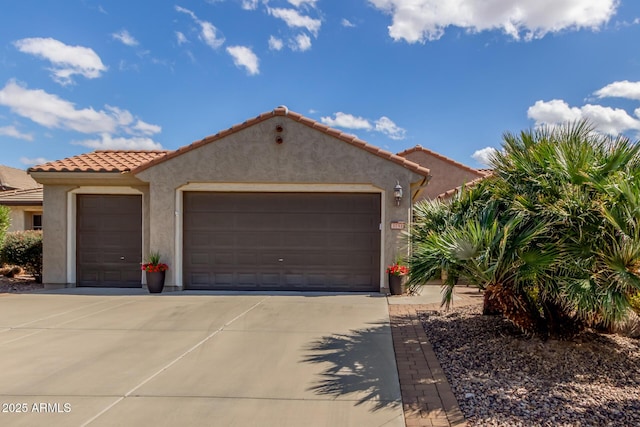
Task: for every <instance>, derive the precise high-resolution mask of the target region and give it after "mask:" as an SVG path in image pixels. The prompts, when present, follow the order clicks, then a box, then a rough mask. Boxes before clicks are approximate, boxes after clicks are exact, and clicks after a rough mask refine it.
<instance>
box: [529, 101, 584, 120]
mask: <svg viewBox="0 0 640 427" xmlns="http://www.w3.org/2000/svg"><path fill="white" fill-rule="evenodd" d="M527 117H529V118H530V119H534V120H535V121H536V126H539V125H542V124H554V125H558V124H561V123H564V122H573V121H576V120H580V118H581V117H582V112H581V111H580V109H579V108H577V107H569V104H567V103H566V102H565V101H563V100H561V99H552V100H551V101H536V103H535V104H534V105H532V106H531V107H529V109H528V110H527Z"/></svg>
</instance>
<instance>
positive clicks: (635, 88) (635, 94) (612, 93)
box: [594, 80, 640, 101]
mask: <svg viewBox="0 0 640 427" xmlns="http://www.w3.org/2000/svg"><path fill="white" fill-rule="evenodd" d="M594 95H596V96H597V97H598V98H607V97H611V98H627V99H634V100H637V101H640V82H630V81H628V80H623V81H621V82H613V83H610V84H608V85H606V86H605V87H603V88H602V89H599V90H597V91H595V92H594Z"/></svg>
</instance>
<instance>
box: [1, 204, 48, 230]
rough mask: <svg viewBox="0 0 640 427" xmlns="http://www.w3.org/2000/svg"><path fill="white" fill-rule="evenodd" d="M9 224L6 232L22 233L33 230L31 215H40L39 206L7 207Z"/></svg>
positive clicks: (40, 209)
mask: <svg viewBox="0 0 640 427" xmlns="http://www.w3.org/2000/svg"><path fill="white" fill-rule="evenodd" d="M8 208H9V218H10V220H11V223H10V224H9V229H8V231H23V230H31V229H32V228H33V219H32V218H33V215H34V214H42V207H41V206H8Z"/></svg>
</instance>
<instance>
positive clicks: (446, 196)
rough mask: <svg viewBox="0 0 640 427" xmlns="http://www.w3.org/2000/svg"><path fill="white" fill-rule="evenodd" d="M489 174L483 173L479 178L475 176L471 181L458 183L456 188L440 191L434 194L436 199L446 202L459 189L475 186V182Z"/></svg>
mask: <svg viewBox="0 0 640 427" xmlns="http://www.w3.org/2000/svg"><path fill="white" fill-rule="evenodd" d="M488 176H489V175H485V176H483V177H481V178H476V179H474V180H473V181H469V182H466V183H464V184H463V185H459V186H458V187H456V188H452V189H451V190H449V191H445V192H444V193H440V194H438V195H437V196H436V199H438V200H440V201H442V202H446V201H448V200H451V199H452V198H453V196H455V195H456V194H458V193H459V192H460V191H462V189H463V188H464V189H468V188H471V187H473V186H475V185H476V184H477V183H479V182H480V181H482V180H483V179H485V178H487V177H488Z"/></svg>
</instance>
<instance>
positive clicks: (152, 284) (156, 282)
mask: <svg viewBox="0 0 640 427" xmlns="http://www.w3.org/2000/svg"><path fill="white" fill-rule="evenodd" d="M145 273H146V275H147V288H148V289H149V293H151V294H159V293H160V292H162V289H164V276H165V273H166V271H154V272H149V271H146V272H145Z"/></svg>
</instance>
